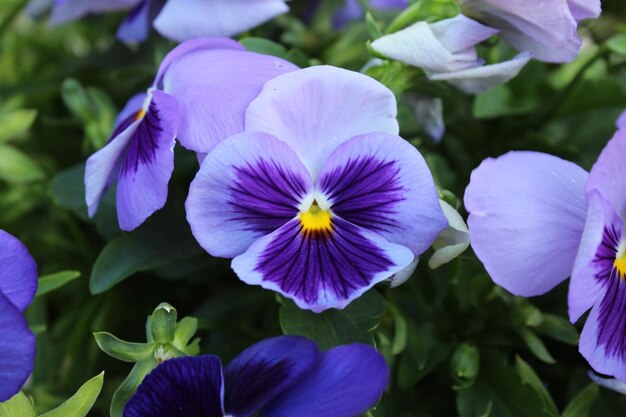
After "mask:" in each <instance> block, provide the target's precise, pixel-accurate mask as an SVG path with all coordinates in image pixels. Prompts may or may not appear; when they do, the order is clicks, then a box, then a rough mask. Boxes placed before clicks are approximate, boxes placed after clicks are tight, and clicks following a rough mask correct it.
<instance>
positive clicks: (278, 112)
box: [246, 66, 399, 179]
mask: <svg viewBox="0 0 626 417" xmlns="http://www.w3.org/2000/svg"><path fill="white" fill-rule="evenodd" d="M396 113H397V105H396V99H395V97H394V95H393V93H392V92H391V91H390V90H389V89H388V88H387V87H385V86H383V85H382V84H380V83H379V82H378V81H376V80H374V79H373V78H370V77H368V76H366V75H363V74H359V73H357V72H353V71H348V70H344V69H340V68H335V67H330V66H318V67H311V68H306V69H303V70H299V71H295V72H292V73H290V74H285V75H282V76H280V77H277V78H275V79H273V80H271V81H269V82H268V83H267V84H265V87H264V88H263V91H262V92H261V94H260V95H259V96H258V97H257V98H256V99H255V100H254V101H253V102H252V103H251V104H250V107H248V110H247V112H246V130H248V131H257V132H266V133H270V134H272V135H274V136H275V137H277V138H278V139H280V140H282V141H284V142H286V143H287V144H288V145H289V146H290V147H291V148H292V149H293V150H294V151H295V152H296V154H298V156H299V157H300V159H301V160H302V162H303V163H304V165H305V166H306V167H307V168H308V169H309V171H310V172H311V175H312V176H313V178H314V179H315V178H316V177H317V174H318V173H319V171H320V169H321V168H322V166H323V164H324V161H325V160H326V159H327V158H328V156H329V155H330V154H331V153H332V152H333V151H334V150H335V148H336V147H337V146H339V145H340V144H341V143H343V142H345V141H347V140H348V139H351V138H353V137H355V136H357V135H360V134H364V133H370V132H386V133H392V134H397V133H398V130H399V128H398V122H397V120H396Z"/></svg>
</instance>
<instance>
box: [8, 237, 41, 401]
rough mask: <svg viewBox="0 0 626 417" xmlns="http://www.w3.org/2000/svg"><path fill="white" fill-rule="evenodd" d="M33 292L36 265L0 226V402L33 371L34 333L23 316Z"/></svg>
mask: <svg viewBox="0 0 626 417" xmlns="http://www.w3.org/2000/svg"><path fill="white" fill-rule="evenodd" d="M36 292H37V265H36V264H35V261H34V260H33V258H32V256H30V254H29V253H28V250H27V249H26V248H25V247H24V245H23V244H22V243H21V242H20V241H19V240H17V239H16V238H14V237H13V236H11V235H10V234H8V233H7V232H5V231H3V230H0V403H1V402H4V401H7V400H8V399H10V398H11V397H12V396H13V395H15V394H17V393H18V392H19V390H20V389H21V388H22V386H23V385H24V382H26V379H27V378H28V377H29V375H30V374H31V373H32V372H33V365H34V361H35V336H34V335H33V333H32V332H31V331H30V329H29V328H28V323H27V322H26V319H25V318H24V316H23V313H24V311H25V310H26V308H27V307H28V306H29V305H30V303H31V302H32V301H33V298H34V297H35V293H36Z"/></svg>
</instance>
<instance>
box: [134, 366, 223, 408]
mask: <svg viewBox="0 0 626 417" xmlns="http://www.w3.org/2000/svg"><path fill="white" fill-rule="evenodd" d="M223 397H224V383H223V376H222V364H221V362H220V359H219V358H218V357H217V356H213V355H204V356H196V357H191V356H186V357H182V358H174V359H168V360H166V361H165V362H163V363H162V364H160V365H159V366H157V367H156V368H155V369H154V370H153V371H152V372H150V373H149V374H148V375H147V376H146V377H145V379H144V380H143V382H142V383H141V385H139V387H138V388H137V392H136V393H135V394H134V395H133V396H132V397H131V399H130V400H129V401H128V403H127V404H126V408H124V417H191V416H193V417H222V415H223V404H222V402H223Z"/></svg>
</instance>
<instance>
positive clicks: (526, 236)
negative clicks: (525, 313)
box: [465, 152, 588, 296]
mask: <svg viewBox="0 0 626 417" xmlns="http://www.w3.org/2000/svg"><path fill="white" fill-rule="evenodd" d="M587 177H588V175H587V173H586V172H585V171H584V170H583V169H582V168H580V167H579V166H577V165H575V164H573V163H571V162H567V161H564V160H562V159H559V158H557V157H555V156H551V155H547V154H542V153H536V152H510V153H508V154H506V155H504V156H501V157H499V158H497V159H491V158H490V159H486V160H485V161H483V163H482V164H481V165H480V166H479V167H478V168H477V169H476V170H474V172H473V173H472V176H471V181H470V184H469V186H468V187H467V190H466V191H465V207H466V208H467V210H468V212H469V213H470V216H469V219H468V225H469V231H470V240H471V244H472V247H473V248H474V251H475V252H476V255H477V256H478V258H479V259H480V260H481V261H482V263H483V264H484V265H485V268H486V269H487V272H489V274H490V275H491V277H492V278H493V280H494V281H495V282H496V283H497V284H498V285H501V286H503V287H504V288H506V289H507V290H509V291H510V292H512V293H514V294H516V295H522V296H535V295H540V294H543V293H545V292H547V291H549V290H550V289H552V288H553V287H555V286H556V285H557V284H559V283H560V282H561V281H563V280H564V279H566V278H567V277H568V276H569V275H570V274H571V273H572V268H573V266H574V259H575V258H576V253H577V250H578V245H579V243H580V239H581V236H582V232H583V228H584V224H585V216H586V208H587V205H586V202H585V198H584V184H585V181H586V179H587Z"/></svg>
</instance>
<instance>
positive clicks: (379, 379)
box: [261, 344, 389, 417]
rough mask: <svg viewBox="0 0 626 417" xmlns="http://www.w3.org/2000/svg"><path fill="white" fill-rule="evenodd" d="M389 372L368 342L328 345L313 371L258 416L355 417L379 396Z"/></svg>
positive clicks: (372, 404) (380, 356)
mask: <svg viewBox="0 0 626 417" xmlns="http://www.w3.org/2000/svg"><path fill="white" fill-rule="evenodd" d="M388 372H389V371H388V369H387V364H386V363H385V359H384V358H383V357H382V355H380V354H379V353H378V352H376V350H374V349H373V348H372V347H370V346H366V345H360V344H354V345H346V346H340V347H337V348H334V349H331V350H329V351H328V352H325V353H324V354H323V355H322V360H321V361H320V363H319V365H318V366H317V367H316V368H315V370H314V371H312V372H310V373H309V374H308V375H307V376H306V377H305V378H304V379H303V380H302V381H301V382H300V383H298V384H296V385H294V387H293V388H292V389H290V390H288V391H286V392H284V393H283V394H282V395H281V396H280V397H278V398H276V399H275V400H274V401H272V402H271V403H270V404H269V405H268V406H267V407H266V408H265V409H263V411H262V412H261V417H295V416H297V417H320V416H327V417H358V416H360V415H361V414H362V413H364V412H366V411H367V410H369V409H370V408H371V407H373V406H374V405H375V404H376V402H377V401H378V400H379V399H380V397H381V395H382V393H383V390H384V389H385V386H386V385H387V379H388Z"/></svg>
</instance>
